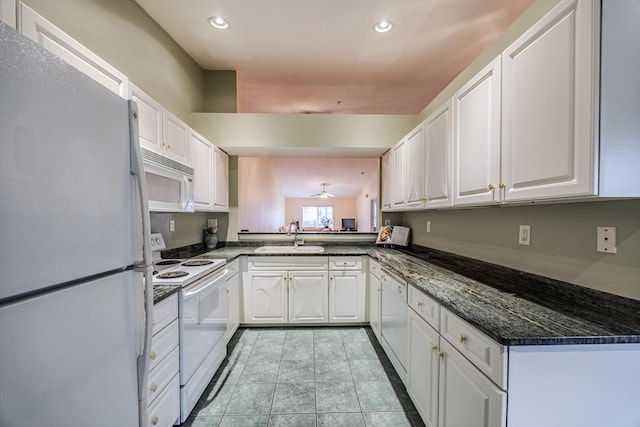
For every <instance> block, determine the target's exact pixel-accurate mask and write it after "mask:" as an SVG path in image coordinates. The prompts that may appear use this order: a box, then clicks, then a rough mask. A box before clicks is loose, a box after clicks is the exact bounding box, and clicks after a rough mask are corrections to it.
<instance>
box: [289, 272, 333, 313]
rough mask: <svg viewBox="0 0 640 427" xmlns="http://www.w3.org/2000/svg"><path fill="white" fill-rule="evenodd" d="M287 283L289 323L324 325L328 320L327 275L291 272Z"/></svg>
mask: <svg viewBox="0 0 640 427" xmlns="http://www.w3.org/2000/svg"><path fill="white" fill-rule="evenodd" d="M287 281H288V283H289V322H291V323H310V322H311V323H316V322H318V323H325V322H326V321H327V318H328V313H329V309H328V305H329V299H328V297H327V293H328V289H327V288H328V273H327V272H326V271H291V272H289V275H288V278H287Z"/></svg>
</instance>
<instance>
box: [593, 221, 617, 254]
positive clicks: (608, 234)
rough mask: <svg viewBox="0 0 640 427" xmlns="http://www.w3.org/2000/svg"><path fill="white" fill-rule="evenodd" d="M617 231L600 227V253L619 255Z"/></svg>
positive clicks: (598, 236) (598, 246)
mask: <svg viewBox="0 0 640 427" xmlns="http://www.w3.org/2000/svg"><path fill="white" fill-rule="evenodd" d="M617 231H618V229H617V228H616V227H598V235H597V239H598V245H597V250H598V252H602V253H605V254H615V253H618V246H617V245H618V242H617V238H616V235H617Z"/></svg>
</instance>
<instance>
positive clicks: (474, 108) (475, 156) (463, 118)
mask: <svg viewBox="0 0 640 427" xmlns="http://www.w3.org/2000/svg"><path fill="white" fill-rule="evenodd" d="M500 70H501V67H500V57H497V58H496V59H494V60H493V61H491V63H490V64H489V65H487V66H486V67H485V68H484V69H483V70H482V71H480V72H479V73H478V74H477V75H476V76H475V77H473V78H472V79H471V80H469V82H468V83H467V84H466V85H464V86H463V87H462V88H461V89H460V90H459V91H458V92H457V93H456V94H455V95H454V97H453V103H454V107H453V109H454V112H455V120H454V123H455V125H454V138H453V140H454V143H453V159H454V166H453V169H454V179H453V186H454V189H453V204H454V205H456V206H461V205H475V204H485V203H495V202H499V201H501V195H502V190H501V186H500V104H501V102H500V79H501V76H500Z"/></svg>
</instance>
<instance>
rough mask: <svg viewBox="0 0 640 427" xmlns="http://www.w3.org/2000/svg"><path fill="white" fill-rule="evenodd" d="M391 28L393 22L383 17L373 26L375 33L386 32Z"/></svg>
mask: <svg viewBox="0 0 640 427" xmlns="http://www.w3.org/2000/svg"><path fill="white" fill-rule="evenodd" d="M392 28H393V22H391V21H387V20H386V19H383V20H382V21H380V22H378V23H377V24H376V25H374V26H373V29H374V30H375V32H376V33H386V32H387V31H389V30H391V29H392Z"/></svg>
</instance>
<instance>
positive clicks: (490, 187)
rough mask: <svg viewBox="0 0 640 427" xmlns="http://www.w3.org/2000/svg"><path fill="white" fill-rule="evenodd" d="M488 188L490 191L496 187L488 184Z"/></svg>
mask: <svg viewBox="0 0 640 427" xmlns="http://www.w3.org/2000/svg"><path fill="white" fill-rule="evenodd" d="M488 188H489V190H491V191H493V190H495V189H496V187H495V186H494V185H493V184H489V187H488Z"/></svg>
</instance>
